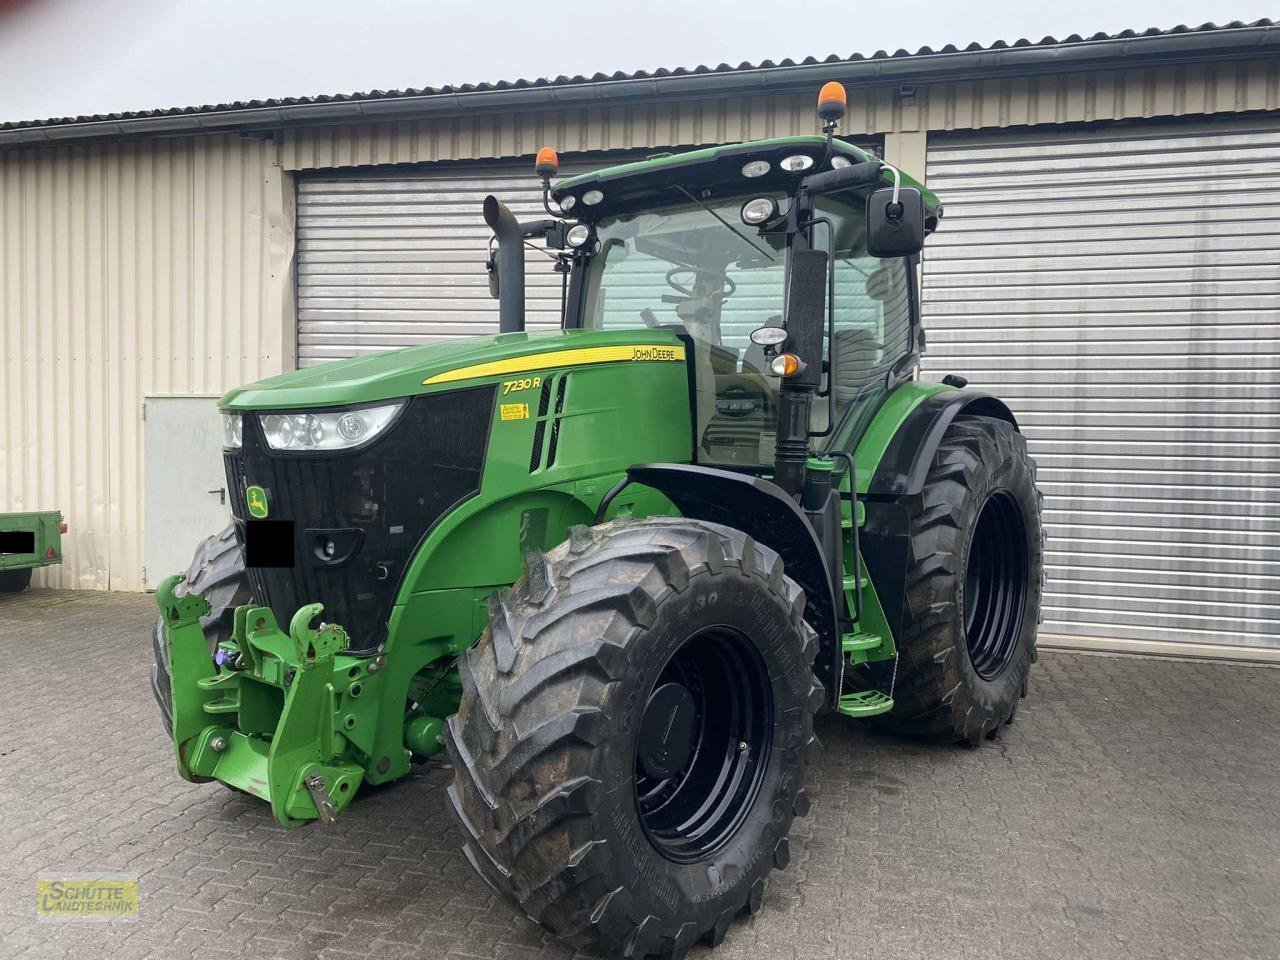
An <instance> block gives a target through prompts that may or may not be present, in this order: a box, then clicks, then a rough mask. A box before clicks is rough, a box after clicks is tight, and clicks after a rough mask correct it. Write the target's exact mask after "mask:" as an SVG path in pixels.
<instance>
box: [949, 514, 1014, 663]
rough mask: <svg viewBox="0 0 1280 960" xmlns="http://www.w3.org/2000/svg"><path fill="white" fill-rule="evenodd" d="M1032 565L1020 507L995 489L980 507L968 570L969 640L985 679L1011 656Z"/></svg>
mask: <svg viewBox="0 0 1280 960" xmlns="http://www.w3.org/2000/svg"><path fill="white" fill-rule="evenodd" d="M1029 568H1030V561H1029V557H1028V555H1027V534H1026V525H1025V523H1024V522H1023V518H1022V510H1021V508H1020V507H1019V506H1018V501H1017V500H1015V499H1014V498H1013V494H1011V493H1009V491H1007V490H997V491H995V492H994V493H992V494H991V495H990V496H989V497H987V499H986V502H985V503H983V505H982V509H981V510H980V511H979V513H978V523H977V525H976V526H975V527H974V530H973V541H972V543H971V544H970V546H969V565H968V568H967V569H966V571H965V588H964V633H965V643H966V645H967V647H968V649H969V661H970V662H971V663H972V664H973V669H974V670H975V671H976V672H977V674H978V676H980V677H982V678H983V679H984V680H994V679H995V678H996V677H998V676H999V675H1000V674H1001V673H1003V672H1004V671H1005V669H1006V668H1007V667H1008V666H1009V663H1010V661H1011V660H1012V659H1013V652H1014V650H1015V649H1016V648H1017V645H1018V635H1019V633H1020V632H1021V630H1022V611H1023V606H1024V604H1025V602H1026V592H1027V571H1028V569H1029Z"/></svg>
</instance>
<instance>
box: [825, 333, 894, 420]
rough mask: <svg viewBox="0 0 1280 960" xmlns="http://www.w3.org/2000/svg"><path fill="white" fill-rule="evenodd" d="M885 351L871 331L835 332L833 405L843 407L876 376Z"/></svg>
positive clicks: (832, 347)
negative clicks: (834, 397)
mask: <svg viewBox="0 0 1280 960" xmlns="http://www.w3.org/2000/svg"><path fill="white" fill-rule="evenodd" d="M883 351H884V347H883V346H882V345H881V344H880V343H879V342H877V341H876V339H875V335H874V334H873V333H872V332H871V331H870V330H861V329H858V328H852V329H847V330H837V331H836V335H835V338H834V340H833V341H832V344H831V354H832V359H833V361H834V362H833V364H832V367H833V374H834V375H833V377H832V381H833V383H834V385H835V390H836V402H837V403H838V404H841V405H844V404H847V403H849V402H851V401H852V400H853V398H854V397H856V396H857V395H858V393H859V391H861V390H862V389H863V388H864V387H865V386H866V385H867V384H868V383H870V382H871V380H872V379H873V377H874V376H875V373H876V367H877V366H878V365H879V363H880V355H881V353H882V352H883Z"/></svg>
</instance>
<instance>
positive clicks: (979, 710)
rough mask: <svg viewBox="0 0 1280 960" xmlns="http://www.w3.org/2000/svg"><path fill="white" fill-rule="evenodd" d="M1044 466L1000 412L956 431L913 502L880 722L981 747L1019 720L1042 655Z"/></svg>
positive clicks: (955, 426) (968, 420)
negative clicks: (888, 699) (889, 702)
mask: <svg viewBox="0 0 1280 960" xmlns="http://www.w3.org/2000/svg"><path fill="white" fill-rule="evenodd" d="M1035 477H1036V466H1035V461H1033V460H1032V459H1031V458H1030V457H1029V456H1028V455H1027V443H1026V439H1025V438H1024V437H1023V436H1022V434H1020V433H1018V431H1017V430H1015V429H1014V428H1013V426H1012V425H1010V424H1008V423H1006V422H1004V421H1003V420H995V419H992V418H990V417H964V418H960V419H957V420H956V421H955V422H954V423H952V424H951V426H950V427H948V429H947V432H946V434H945V435H944V436H943V439H942V444H941V445H940V447H939V449H938V452H937V454H936V455H935V457H934V460H933V465H932V467H931V468H930V470H929V475H928V478H927V480H926V481H925V486H924V490H923V491H922V492H921V494H920V495H919V496H918V497H916V498H914V500H913V502H912V503H910V504H909V509H910V512H911V550H910V560H909V564H908V569H907V603H906V613H905V617H904V623H903V630H902V634H903V635H902V637H901V638H900V640H899V642H898V654H899V663H898V670H897V682H896V686H895V689H894V709H893V711H892V712H891V713H890V714H888V715H887V716H886V717H884V718H883V720H882V721H881V722H882V724H884V725H887V726H889V727H890V728H893V729H896V730H897V731H899V732H902V733H906V734H909V735H914V736H920V737H924V738H927V739H931V740H937V741H941V742H946V743H957V742H963V743H968V744H970V745H976V744H978V743H980V742H981V741H982V739H983V738H984V737H985V738H988V739H990V738H993V737H994V736H995V735H996V734H997V733H998V732H999V730H1000V727H1001V725H1002V724H1005V723H1012V722H1013V715H1014V712H1015V710H1016V709H1017V706H1018V701H1019V700H1020V699H1021V698H1022V697H1023V696H1025V695H1026V689H1027V676H1028V674H1029V672H1030V670H1031V663H1032V661H1033V660H1034V658H1035V641H1036V629H1037V625H1038V624H1039V621H1040V596H1041V588H1042V582H1041V581H1042V576H1043V574H1042V570H1043V560H1044V546H1043V544H1044V541H1043V534H1042V531H1041V524H1040V503H1041V495H1040V492H1039V491H1038V490H1037V489H1036V483H1035Z"/></svg>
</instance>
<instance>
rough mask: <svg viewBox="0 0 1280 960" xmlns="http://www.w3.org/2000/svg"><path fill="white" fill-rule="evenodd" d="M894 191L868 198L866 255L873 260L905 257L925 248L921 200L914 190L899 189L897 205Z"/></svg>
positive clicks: (884, 190) (887, 189) (883, 190)
mask: <svg viewBox="0 0 1280 960" xmlns="http://www.w3.org/2000/svg"><path fill="white" fill-rule="evenodd" d="M893 190H894V188H893V187H882V188H881V189H879V190H873V191H872V193H871V196H869V197H867V253H869V254H871V256H873V257H906V256H910V255H911V254H914V253H919V252H920V251H921V249H923V247H924V197H923V196H921V194H920V191H919V190H917V189H916V188H915V187H902V188H901V189H900V190H899V191H898V202H897V203H894V201H893Z"/></svg>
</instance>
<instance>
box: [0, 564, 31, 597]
mask: <svg viewBox="0 0 1280 960" xmlns="http://www.w3.org/2000/svg"><path fill="white" fill-rule="evenodd" d="M29 586H31V568H30V567H27V568H26V569H25V570H0V593H21V592H22V591H23V590H25V589H27V587H29Z"/></svg>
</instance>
